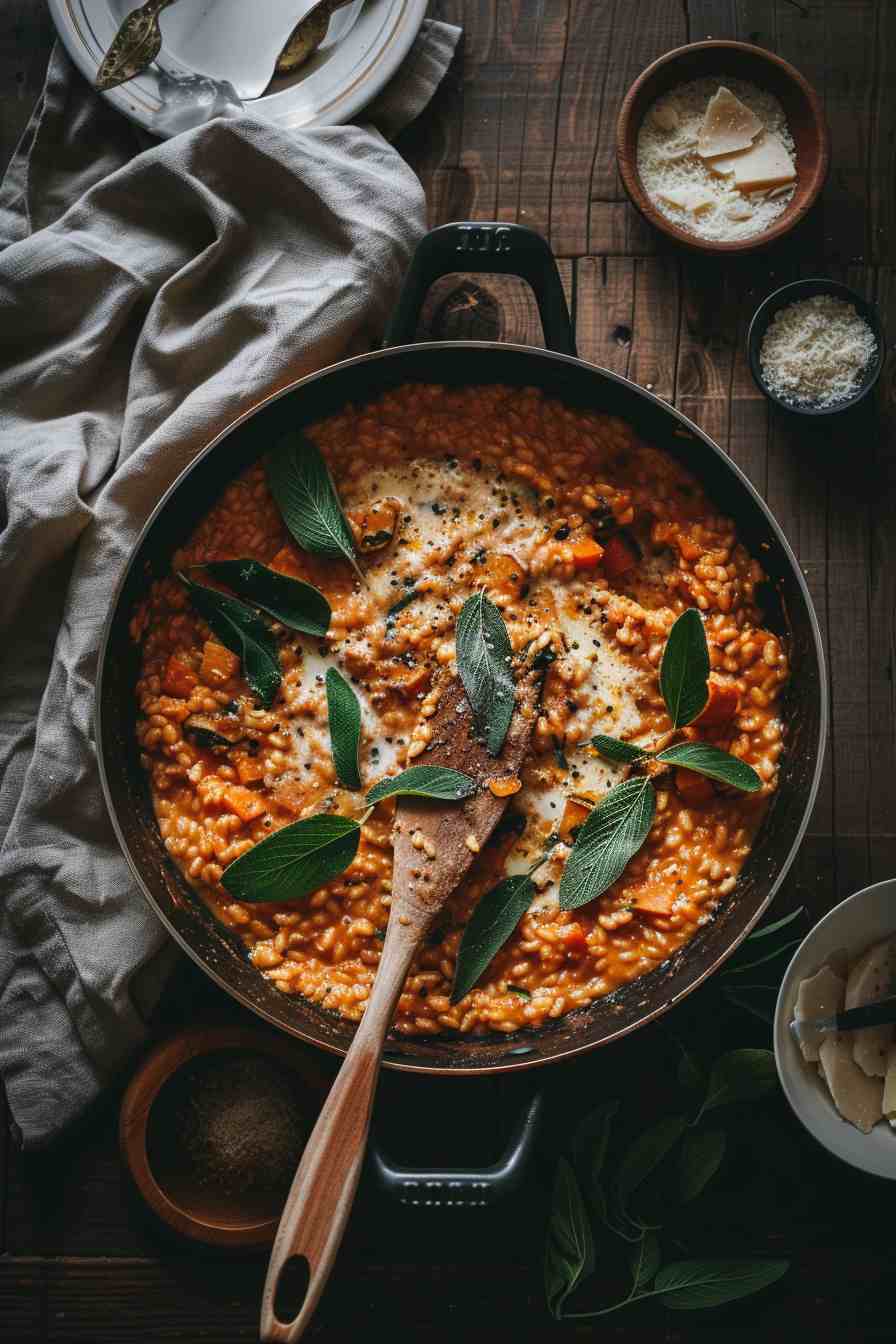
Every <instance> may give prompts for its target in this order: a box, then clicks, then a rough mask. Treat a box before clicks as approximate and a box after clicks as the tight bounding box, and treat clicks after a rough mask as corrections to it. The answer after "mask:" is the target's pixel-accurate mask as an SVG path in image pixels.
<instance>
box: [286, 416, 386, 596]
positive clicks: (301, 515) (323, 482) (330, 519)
mask: <svg viewBox="0 0 896 1344" xmlns="http://www.w3.org/2000/svg"><path fill="white" fill-rule="evenodd" d="M267 480H268V486H269V487H270V491H271V494H272V495H273V496H274V500H275V501H276V504H277V507H278V509H279V510H280V513H281V514H282V516H283V521H284V522H285V523H286V526H287V527H288V528H289V530H290V532H291V533H292V535H293V536H294V537H295V539H296V541H297V542H298V543H299V545H300V546H301V547H302V548H303V550H306V551H311V552H313V553H314V554H315V555H329V556H333V557H336V556H340V557H341V558H342V559H343V560H347V561H348V562H349V564H350V565H351V567H352V569H353V570H354V571H355V573H356V574H357V575H358V577H359V578H360V579H361V580H362V582H363V580H364V576H363V575H362V573H361V571H360V569H359V568H358V564H357V561H356V560H355V543H354V538H353V537H352V531H351V528H350V527H349V525H348V521H347V519H346V517H345V514H344V513H343V511H342V505H341V503H340V502H339V496H338V494H337V493H336V487H335V486H334V484H333V480H332V477H331V476H330V472H329V469H328V467H327V464H326V462H325V461H324V459H323V457H322V456H321V454H320V450H319V448H318V447H317V445H316V444H315V443H313V442H312V441H311V439H309V438H307V437H306V436H305V435H304V434H302V433H301V432H300V431H299V430H294V431H293V432H292V433H290V434H287V435H286V436H285V437H284V438H283V439H281V440H280V442H279V443H278V444H277V447H276V448H275V449H274V451H273V453H272V454H271V456H270V458H269V459H268V463H267Z"/></svg>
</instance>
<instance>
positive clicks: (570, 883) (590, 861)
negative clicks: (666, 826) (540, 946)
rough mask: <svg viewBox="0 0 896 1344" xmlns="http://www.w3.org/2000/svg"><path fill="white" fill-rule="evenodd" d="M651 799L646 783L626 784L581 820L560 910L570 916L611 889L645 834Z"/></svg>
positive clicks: (650, 787)
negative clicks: (569, 911)
mask: <svg viewBox="0 0 896 1344" xmlns="http://www.w3.org/2000/svg"><path fill="white" fill-rule="evenodd" d="M655 811H656V794H655V792H654V789H653V785H652V784H651V782H650V780H649V779H628V780H626V781H625V783H624V784H617V785H616V787H615V788H613V789H611V790H610V792H609V793H608V794H607V795H606V796H605V797H604V798H602V799H601V801H600V802H599V803H598V805H597V807H595V808H593V809H592V811H591V812H590V813H589V814H588V816H587V817H586V818H585V821H584V822H583V824H582V829H581V830H580V831H579V833H578V835H577V836H576V841H575V844H574V845H573V847H572V851H571V853H570V855H569V858H568V859H567V861H566V867H565V869H564V870H563V877H562V879H561V881H560V909H561V910H575V909H577V908H578V907H579V906H580V905H586V904H587V903H588V901H593V900H594V899H595V897H597V896H600V894H601V893H602V892H604V891H606V889H607V887H609V886H612V884H613V883H614V882H615V881H616V879H617V878H618V877H620V876H621V875H622V872H623V871H624V869H625V866H626V864H627V863H628V861H629V859H631V858H632V856H633V855H634V854H637V852H638V850H639V849H640V848H641V846H642V844H643V843H644V840H645V838H646V836H647V833H648V831H649V830H650V827H651V824H652V822H653V816H654V812H655Z"/></svg>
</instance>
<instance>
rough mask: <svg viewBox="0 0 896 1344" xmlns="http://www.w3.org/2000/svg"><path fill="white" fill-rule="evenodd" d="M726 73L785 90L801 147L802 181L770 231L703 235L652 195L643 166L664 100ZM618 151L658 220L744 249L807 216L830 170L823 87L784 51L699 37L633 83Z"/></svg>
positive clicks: (646, 212)
mask: <svg viewBox="0 0 896 1344" xmlns="http://www.w3.org/2000/svg"><path fill="white" fill-rule="evenodd" d="M726 76H727V77H728V78H733V79H737V80H746V81H748V82H749V83H751V84H754V85H756V87H757V88H759V89H762V90H764V91H766V92H768V93H770V94H773V95H774V97H775V98H777V100H778V102H779V103H780V104H781V107H782V108H783V111H784V114H785V116H786V119H787V127H788V130H789V131H790V134H791V136H792V137H793V141H794V145H795V149H796V185H795V188H794V192H793V196H792V198H791V200H790V201H789V202H788V203H787V206H786V207H785V209H784V210H783V211H782V213H781V214H780V215H778V217H777V218H776V219H775V220H774V221H773V222H772V223H771V224H770V225H769V227H768V228H766V229H764V230H763V231H762V232H759V233H755V234H751V235H750V236H749V237H745V238H736V239H730V240H728V239H717V238H703V237H700V236H699V235H698V234H696V233H693V232H691V231H690V230H688V229H685V228H682V227H679V226H678V225H677V224H676V223H675V222H674V221H673V220H671V219H669V218H668V217H667V216H666V215H665V214H664V213H663V212H662V211H661V210H660V209H659V208H658V206H657V205H656V203H655V202H654V201H653V200H652V199H651V197H650V196H649V194H648V192H647V190H646V188H645V186H644V183H643V182H642V180H641V175H640V173H639V171H638V134H639V132H640V129H641V125H642V123H643V121H644V118H645V117H646V116H647V114H648V113H649V112H650V109H651V108H652V107H653V106H654V104H655V103H656V102H657V100H658V99H659V98H662V96H663V95H664V94H666V93H669V92H670V90H672V89H675V88H677V87H679V86H680V85H682V84H688V83H690V82H691V81H692V80H696V79H703V78H707V77H711V78H713V79H715V78H718V79H719V82H720V83H722V82H723V81H724V79H725V77H726ZM616 158H617V163H618V166H619V174H620V177H621V178H622V182H623V185H624V187H625V190H626V192H627V193H628V196H629V198H630V200H631V202H632V204H633V205H634V206H635V207H636V208H637V209H638V210H639V211H640V212H641V214H642V215H643V216H644V218H645V219H647V220H648V221H649V223H651V224H653V225H654V227H655V228H657V229H660V230H661V231H662V232H663V233H666V234H668V235H669V237H671V238H674V239H676V241H678V242H680V243H684V244H685V245H686V246H688V247H691V248H696V249H698V250H699V251H702V252H716V253H740V252H750V251H754V250H755V249H756V248H758V247H766V246H767V245H768V244H769V243H771V242H774V241H775V240H776V239H778V238H781V237H783V235H784V234H785V233H789V232H790V230H791V229H792V228H794V226H795V225H796V224H798V223H799V222H800V220H801V219H803V218H804V217H805V216H806V214H807V213H808V211H809V210H810V209H811V208H812V206H813V205H814V203H815V201H816V200H817V198H818V195H819V192H820V191H821V189H822V187H823V186H824V182H825V178H826V177H827V173H828V165H829V162H830V138H829V135H828V129H827V125H826V123H825V119H824V112H823V109H822V106H821V100H820V99H819V97H818V94H817V93H816V92H815V90H814V89H813V88H812V86H811V85H810V84H809V83H808V82H807V81H806V80H805V79H804V78H803V76H802V75H801V74H800V73H799V71H798V70H796V69H794V67H793V66H792V65H790V64H789V63H788V62H787V61H785V60H782V59H781V57H780V56H775V55H774V53H772V52H770V51H765V50H764V49H763V48H762V47H754V46H751V45H750V44H749V43H747V42H715V41H708V42H692V43H691V44H690V45H689V46H686V47H678V48H676V49H675V50H674V51H670V52H667V53H666V55H665V56H661V57H660V58H659V60H656V61H654V63H653V64H652V65H650V66H648V67H647V69H646V70H645V71H643V73H642V74H640V75H639V76H638V78H637V79H636V80H635V82H634V84H632V86H631V88H630V89H629V91H628V93H627V94H626V96H625V98H624V99H623V102H622V106H621V108H620V110H619V118H618V121H617V124H616Z"/></svg>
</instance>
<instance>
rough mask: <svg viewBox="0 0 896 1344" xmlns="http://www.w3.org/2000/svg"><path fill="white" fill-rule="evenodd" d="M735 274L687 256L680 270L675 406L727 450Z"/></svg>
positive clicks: (735, 317) (734, 335)
mask: <svg viewBox="0 0 896 1344" xmlns="http://www.w3.org/2000/svg"><path fill="white" fill-rule="evenodd" d="M736 275H737V269H736V268H733V267H731V266H730V265H726V264H724V263H719V262H718V261H717V260H716V259H714V258H711V257H708V258H704V257H688V258H686V259H685V260H684V262H683V264H682V268H681V285H682V291H681V324H680V329H679V336H678V367H677V369H676V375H675V377H676V389H677V391H676V405H677V406H678V408H679V410H681V411H683V412H684V413H685V415H687V416H689V417H690V418H691V419H692V420H693V421H695V423H696V424H698V425H699V426H700V428H701V429H704V430H705V431H706V433H707V434H709V435H710V436H711V437H712V438H713V439H715V441H716V443H718V444H720V445H721V447H723V448H727V447H728V439H729V434H730V424H729V421H730V415H729V408H730V399H731V382H732V376H733V364H734V354H735V347H736V344H737V338H738V303H737V299H738V292H737V287H736V281H735V277H736Z"/></svg>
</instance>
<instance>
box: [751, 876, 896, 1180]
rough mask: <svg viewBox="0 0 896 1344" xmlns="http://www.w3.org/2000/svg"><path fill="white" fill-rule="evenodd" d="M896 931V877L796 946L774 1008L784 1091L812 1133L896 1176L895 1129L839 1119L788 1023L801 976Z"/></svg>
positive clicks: (847, 1156) (853, 900)
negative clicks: (865, 1130)
mask: <svg viewBox="0 0 896 1344" xmlns="http://www.w3.org/2000/svg"><path fill="white" fill-rule="evenodd" d="M893 933H896V878H890V879H889V880H888V881H886V882H878V883H877V884H876V885H875V886H873V887H865V888H864V889H863V890H862V891H857V892H856V894H855V895H854V896H850V897H849V898H848V899H847V900H845V901H842V902H841V904H840V905H837V906H835V907H834V909H833V910H832V911H831V912H830V914H827V915H825V917H824V919H822V920H821V921H820V922H819V923H818V924H816V925H815V928H814V929H812V930H811V932H810V933H809V934H808V935H807V937H806V938H805V939H804V941H803V942H802V943H801V944H800V946H799V947H798V948H797V951H796V955H795V956H794V958H793V960H792V961H791V963H790V965H789V966H788V968H787V972H786V974H785V976H784V979H783V981H782V982H781V989H780V992H779V994H778V1003H777V1006H776V1008H775V1061H776V1063H777V1065H778V1077H779V1078H780V1080H781V1086H782V1088H783V1089H784V1094H785V1096H786V1097H787V1100H788V1101H789V1102H790V1105H791V1106H792V1107H793V1110H794V1112H795V1114H796V1116H797V1117H798V1119H800V1120H801V1121H802V1123H803V1124H804V1125H805V1126H806V1129H808V1131H809V1133H810V1134H811V1135H812V1136H813V1137H814V1138H816V1139H817V1140H818V1142H819V1143H820V1144H822V1145H823V1146H824V1147H825V1148H827V1149H828V1151H829V1152H831V1153H833V1154H834V1155H835V1156H836V1157H840V1158H842V1159H843V1161H844V1162H849V1163H851V1165H852V1166H854V1167H858V1168H859V1169H860V1170H861V1171H867V1172H869V1173H870V1174H871V1175H872V1176H883V1177H885V1178H886V1179H888V1180H891V1181H892V1180H896V1130H894V1129H892V1128H891V1127H890V1125H889V1123H888V1122H887V1121H886V1120H881V1121H880V1122H879V1123H878V1124H876V1125H875V1127H874V1129H873V1130H872V1131H871V1133H870V1134H862V1133H861V1131H860V1130H858V1129H856V1128H855V1127H854V1126H853V1125H850V1124H849V1123H847V1121H846V1120H843V1119H841V1118H840V1116H839V1114H838V1113H837V1110H836V1108H835V1106H834V1103H833V1101H832V1100H831V1098H830V1094H829V1093H828V1090H827V1088H826V1087H825V1086H824V1084H823V1083H822V1081H821V1079H820V1078H819V1076H818V1072H817V1070H816V1067H815V1065H814V1064H807V1063H806V1062H805V1060H804V1059H803V1057H802V1055H801V1054H800V1050H799V1046H798V1045H797V1043H796V1041H795V1040H794V1039H793V1033H792V1032H791V1030H790V1023H791V1021H792V1019H793V1008H794V1003H795V1002H796V995H797V990H798V989H799V985H800V981H801V980H805V979H806V978H807V976H810V975H814V974H815V972H816V971H817V970H819V969H820V968H821V967H822V966H823V965H824V963H825V962H826V961H828V960H829V958H830V957H831V956H833V954H834V953H835V952H837V951H838V950H839V949H841V948H845V950H846V951H847V952H848V953H849V954H850V956H851V957H852V956H855V955H858V954H859V953H860V952H863V951H864V950H865V948H866V947H868V946H869V944H870V943H877V942H880V940H881V939H883V938H887V937H890V936H891V935H892V934H893Z"/></svg>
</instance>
